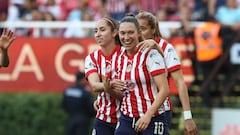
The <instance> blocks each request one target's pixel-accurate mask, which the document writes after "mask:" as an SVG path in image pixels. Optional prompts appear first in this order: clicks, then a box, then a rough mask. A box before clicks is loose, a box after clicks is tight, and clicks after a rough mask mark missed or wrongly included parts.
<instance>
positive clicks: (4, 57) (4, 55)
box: [0, 49, 10, 67]
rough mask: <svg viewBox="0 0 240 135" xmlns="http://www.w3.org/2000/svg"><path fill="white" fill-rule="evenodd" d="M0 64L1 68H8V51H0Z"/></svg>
mask: <svg viewBox="0 0 240 135" xmlns="http://www.w3.org/2000/svg"><path fill="white" fill-rule="evenodd" d="M0 62H1V63H0V64H1V66H3V67H8V65H9V63H10V61H9V56H8V50H7V49H2V55H1V60H0Z"/></svg>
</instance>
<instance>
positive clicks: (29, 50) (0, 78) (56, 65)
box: [0, 38, 194, 94]
mask: <svg viewBox="0 0 240 135" xmlns="http://www.w3.org/2000/svg"><path fill="white" fill-rule="evenodd" d="M171 42H173V43H174V45H175V47H176V49H177V51H178V53H179V55H180V56H181V54H182V52H185V51H186V48H184V46H186V45H184V44H183V43H182V41H181V40H178V39H176V40H172V41H171ZM97 48H99V47H98V45H96V43H95V40H94V39H93V38H81V39H63V38H17V39H16V40H15V41H14V43H13V45H12V46H11V47H10V48H9V56H10V58H11V62H10V66H9V67H8V68H1V69H0V92H28V91H34V92H62V91H63V90H64V88H66V87H68V86H70V85H72V84H73V83H74V73H75V72H76V71H78V70H81V71H84V59H85V56H86V55H87V54H88V53H89V52H92V51H93V50H96V49H97ZM182 62H183V71H184V77H185V79H186V83H187V84H190V83H191V81H192V80H193V77H194V76H193V72H192V67H191V61H189V60H188V58H187V57H186V58H184V59H182ZM171 93H172V94H176V93H177V90H172V91H171Z"/></svg>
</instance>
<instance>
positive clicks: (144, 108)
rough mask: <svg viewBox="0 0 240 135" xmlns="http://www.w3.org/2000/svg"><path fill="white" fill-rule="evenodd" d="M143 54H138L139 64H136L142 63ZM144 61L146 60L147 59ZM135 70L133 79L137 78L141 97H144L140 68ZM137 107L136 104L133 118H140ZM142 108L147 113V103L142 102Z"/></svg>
mask: <svg viewBox="0 0 240 135" xmlns="http://www.w3.org/2000/svg"><path fill="white" fill-rule="evenodd" d="M141 54H142V53H141V52H139V53H138V55H137V62H136V63H140V59H141V58H140V57H141ZM144 59H146V57H145V58H144ZM136 65H138V64H136ZM142 66H143V65H142ZM134 70H135V71H134V72H135V76H132V77H131V78H135V79H136V83H137V87H138V91H139V95H140V97H144V93H143V91H144V90H143V88H142V82H141V80H140V79H141V78H140V75H139V68H138V67H136V68H135V69H134ZM136 100H137V99H136ZM137 105H138V104H136V106H135V108H133V116H137V117H139V112H138V111H137V110H138V106H137ZM142 108H143V112H145V110H147V104H146V102H145V101H144V100H142Z"/></svg>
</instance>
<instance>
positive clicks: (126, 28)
mask: <svg viewBox="0 0 240 135" xmlns="http://www.w3.org/2000/svg"><path fill="white" fill-rule="evenodd" d="M139 36H140V32H139V31H138V29H137V27H136V26H135V24H134V23H133V22H123V23H120V26H119V38H120V41H121V43H122V45H123V47H124V48H125V49H126V50H127V53H128V54H132V53H133V52H134V51H135V50H136V46H137V44H138V43H139V40H138V39H139Z"/></svg>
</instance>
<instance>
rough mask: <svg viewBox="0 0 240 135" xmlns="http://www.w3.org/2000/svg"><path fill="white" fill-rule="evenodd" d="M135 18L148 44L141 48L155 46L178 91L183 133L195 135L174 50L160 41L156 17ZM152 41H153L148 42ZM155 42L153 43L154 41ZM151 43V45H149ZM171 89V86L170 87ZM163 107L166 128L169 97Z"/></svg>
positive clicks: (168, 124) (195, 130) (178, 60)
mask: <svg viewBox="0 0 240 135" xmlns="http://www.w3.org/2000/svg"><path fill="white" fill-rule="evenodd" d="M136 18H137V19H138V22H139V24H140V30H141V34H142V38H143V39H144V40H145V41H147V42H148V44H146V45H145V46H142V47H143V48H141V49H144V48H145V47H149V45H155V46H156V47H155V48H159V46H160V47H161V48H159V50H162V51H163V54H164V59H165V62H166V66H167V70H168V79H169V78H170V77H172V78H173V80H174V82H175V84H176V86H177V88H178V91H179V97H180V100H181V103H182V107H183V110H184V112H183V113H184V120H185V121H184V127H185V131H186V133H187V134H189V135H196V134H197V127H196V124H195V122H194V120H193V119H192V114H191V107H190V103H189V96H188V89H187V86H186V85H185V82H184V79H183V74H182V69H181V63H180V59H179V57H178V56H177V53H176V51H175V49H174V47H173V46H172V45H171V44H170V43H168V42H167V41H166V40H164V39H162V36H161V33H160V31H159V25H158V21H157V19H156V17H155V16H154V15H153V14H151V13H149V12H145V11H142V12H139V14H138V15H136ZM149 39H153V40H149ZM154 40H155V41H154ZM151 42H152V43H151ZM170 89H171V86H170ZM164 105H165V110H166V112H165V114H166V121H167V123H166V125H165V126H168V127H166V128H169V127H170V123H171V118H172V111H171V110H172V105H171V101H170V97H168V100H166V102H165V103H164Z"/></svg>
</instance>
